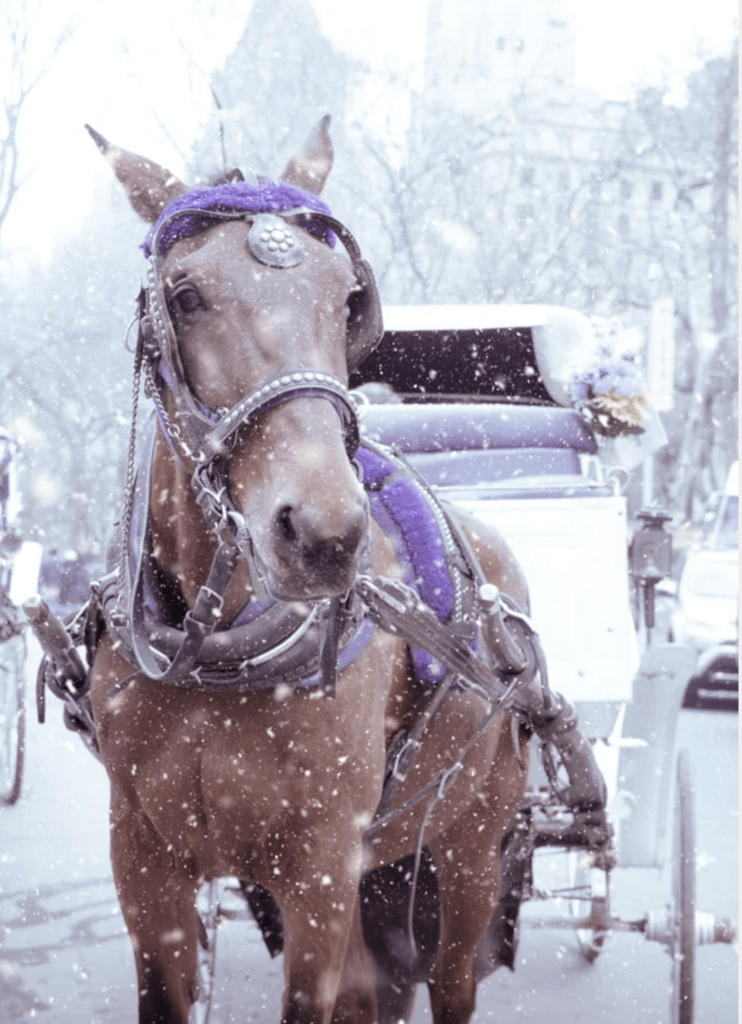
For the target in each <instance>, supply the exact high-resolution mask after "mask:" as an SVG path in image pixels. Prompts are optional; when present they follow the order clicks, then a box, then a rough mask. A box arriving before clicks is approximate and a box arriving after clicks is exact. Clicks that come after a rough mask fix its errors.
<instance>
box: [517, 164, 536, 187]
mask: <svg viewBox="0 0 742 1024" xmlns="http://www.w3.org/2000/svg"><path fill="white" fill-rule="evenodd" d="M533 180H534V171H533V168H532V167H521V169H520V183H521V185H532V184H533Z"/></svg>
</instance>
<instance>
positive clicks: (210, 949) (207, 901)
mask: <svg viewBox="0 0 742 1024" xmlns="http://www.w3.org/2000/svg"><path fill="white" fill-rule="evenodd" d="M196 912H197V914H198V946H197V949H196V956H197V964H198V966H197V968H196V977H197V981H198V991H197V996H196V1001H195V1003H194V1004H193V1006H192V1007H191V1015H190V1019H189V1024H208V1022H209V1015H210V1014H211V999H212V996H213V993H214V970H215V967H216V936H217V931H218V925H219V916H220V912H219V880H218V879H213V880H212V881H211V882H204V884H203V885H202V886H201V888H200V889H199V891H198V894H197V896H196Z"/></svg>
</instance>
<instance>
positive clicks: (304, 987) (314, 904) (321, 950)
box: [273, 836, 375, 1024]
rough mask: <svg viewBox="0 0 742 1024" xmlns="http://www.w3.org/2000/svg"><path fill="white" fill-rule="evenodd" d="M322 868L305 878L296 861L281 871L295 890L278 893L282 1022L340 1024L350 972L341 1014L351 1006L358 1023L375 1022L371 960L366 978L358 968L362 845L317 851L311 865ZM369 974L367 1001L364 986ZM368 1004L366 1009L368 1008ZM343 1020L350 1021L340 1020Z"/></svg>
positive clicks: (277, 887)
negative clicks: (344, 984)
mask: <svg viewBox="0 0 742 1024" xmlns="http://www.w3.org/2000/svg"><path fill="white" fill-rule="evenodd" d="M311 864H314V865H317V864H321V865H322V868H321V869H320V870H317V869H316V868H314V869H312V870H311V871H310V872H309V873H307V874H306V875H304V876H302V874H301V872H300V870H299V866H298V865H297V863H296V861H295V860H294V861H293V863H292V864H291V865H287V866H286V869H285V870H282V871H281V875H280V879H281V880H283V879H287V880H288V879H290V880H291V883H290V887H287V888H285V889H283V891H281V887H280V885H274V887H273V888H274V893H275V895H276V899H277V900H278V902H279V905H280V907H281V911H282V914H283V923H284V980H285V988H284V1004H283V1017H282V1024H330V1021H331V1020H332V1021H335V1020H336V1018H334V1017H333V1010H334V1008H335V1004H336V1001H337V999H338V994H339V993H340V990H341V978H343V974H344V968H345V963H346V955H348V954H349V956H350V962H349V965H348V969H347V970H346V971H345V978H346V979H349V984H348V986H347V988H346V989H345V990H344V992H343V997H342V999H341V1004H340V1008H339V1012H340V1013H341V1014H342V1013H345V1012H346V1011H344V1010H343V1008H342V1007H343V1001H344V1000H345V1005H346V1006H350V1005H351V1004H352V1006H353V1008H354V1011H353V1012H356V1010H357V1011H358V1013H359V1014H360V1015H359V1016H356V1017H353V1018H352V1020H353V1022H354V1024H355V1022H356V1021H357V1022H358V1024H367V1022H368V1024H371V1022H372V1021H373V1020H374V1016H375V1003H374V991H375V990H374V978H373V966H372V964H371V962H370V957H369V959H368V961H367V962H366V964H364V965H363V968H362V971H361V975H358V974H357V973H356V968H358V966H359V965H361V964H362V963H363V953H362V952H360V951H359V950H360V947H359V943H360V944H361V946H362V943H363V939H362V937H361V935H360V915H359V911H358V907H357V904H358V885H359V877H358V876H359V874H360V864H361V841H360V836H359V837H358V842H357V850H356V851H355V855H354V850H353V844H347V843H346V844H343V843H341V842H336V843H335V848H334V849H333V850H330V851H328V850H327V849H325V850H324V851H320V850H317V849H315V850H313V851H312V852H311V853H310V854H309V855H308V858H307V866H309V865H311ZM364 971H365V972H366V981H365V983H364V984H365V986H366V992H367V995H366V996H365V997H364V996H362V995H361V989H363V987H364V985H363V984H359V980H360V977H362V975H363V972H364ZM364 1006H365V1009H364ZM337 1019H338V1020H347V1019H348V1017H347V1016H345V1017H344V1016H341V1017H340V1018H337Z"/></svg>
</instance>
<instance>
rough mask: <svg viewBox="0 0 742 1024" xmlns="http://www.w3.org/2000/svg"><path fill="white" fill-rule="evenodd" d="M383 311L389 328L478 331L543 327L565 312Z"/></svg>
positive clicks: (515, 308) (491, 308)
mask: <svg viewBox="0 0 742 1024" xmlns="http://www.w3.org/2000/svg"><path fill="white" fill-rule="evenodd" d="M383 312H384V329H385V330H387V331H472V330H474V331H476V330H487V329H488V328H489V329H493V328H513V327H543V326H546V324H548V323H549V321H550V319H552V318H553V317H554V316H555V315H557V316H558V315H559V314H560V313H562V312H563V311H562V310H561V309H560V308H559V307H557V306H538V305H509V306H506V305H502V306H495V305H484V304H482V305H466V306H464V305H446V306H384V310H383ZM570 312H571V311H570Z"/></svg>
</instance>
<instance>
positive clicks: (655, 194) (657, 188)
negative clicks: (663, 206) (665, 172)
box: [652, 181, 662, 203]
mask: <svg viewBox="0 0 742 1024" xmlns="http://www.w3.org/2000/svg"><path fill="white" fill-rule="evenodd" d="M661 199H662V182H661V181H653V182H652V202H654V203H658V202H659V201H660V200H661Z"/></svg>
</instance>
